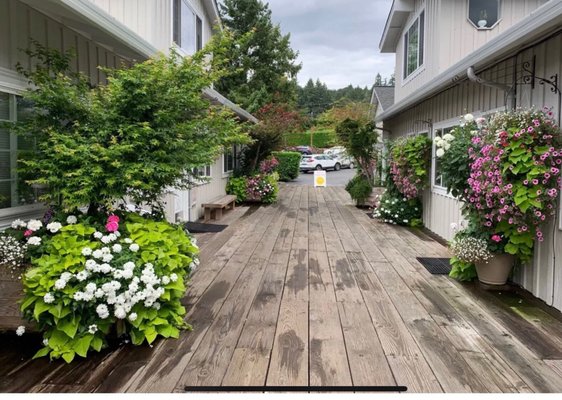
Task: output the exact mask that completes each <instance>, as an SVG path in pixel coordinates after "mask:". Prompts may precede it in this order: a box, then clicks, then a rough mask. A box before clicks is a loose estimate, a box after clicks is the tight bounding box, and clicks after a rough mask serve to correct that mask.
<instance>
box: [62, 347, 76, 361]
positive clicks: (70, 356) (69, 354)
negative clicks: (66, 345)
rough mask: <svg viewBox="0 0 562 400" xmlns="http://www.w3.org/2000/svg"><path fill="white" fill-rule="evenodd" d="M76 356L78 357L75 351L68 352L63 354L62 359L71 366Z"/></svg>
mask: <svg viewBox="0 0 562 400" xmlns="http://www.w3.org/2000/svg"><path fill="white" fill-rule="evenodd" d="M75 355H76V353H75V352H74V351H73V350H68V351H65V352H64V353H62V358H63V359H64V361H66V362H67V363H68V364H70V363H71V362H72V360H74V356H75Z"/></svg>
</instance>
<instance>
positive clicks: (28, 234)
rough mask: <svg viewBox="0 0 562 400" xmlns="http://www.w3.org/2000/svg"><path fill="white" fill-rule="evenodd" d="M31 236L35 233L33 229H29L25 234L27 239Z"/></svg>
mask: <svg viewBox="0 0 562 400" xmlns="http://www.w3.org/2000/svg"><path fill="white" fill-rule="evenodd" d="M31 235H33V231H32V230H31V229H28V230H26V231H25V232H24V233H23V236H25V237H30V236H31Z"/></svg>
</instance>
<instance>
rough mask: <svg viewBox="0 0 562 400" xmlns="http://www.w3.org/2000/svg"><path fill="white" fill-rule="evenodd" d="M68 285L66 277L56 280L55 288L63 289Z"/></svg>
mask: <svg viewBox="0 0 562 400" xmlns="http://www.w3.org/2000/svg"><path fill="white" fill-rule="evenodd" d="M65 287H66V281H65V280H64V279H57V280H56V282H55V289H59V290H62V289H64V288H65Z"/></svg>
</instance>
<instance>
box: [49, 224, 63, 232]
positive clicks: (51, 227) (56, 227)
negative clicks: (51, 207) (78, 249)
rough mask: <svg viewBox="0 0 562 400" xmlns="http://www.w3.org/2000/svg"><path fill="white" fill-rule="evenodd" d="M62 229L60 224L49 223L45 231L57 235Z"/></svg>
mask: <svg viewBox="0 0 562 400" xmlns="http://www.w3.org/2000/svg"><path fill="white" fill-rule="evenodd" d="M61 228H62V224H61V223H60V222H51V223H50V224H47V230H48V231H49V232H51V233H57V232H58V231H60V229H61Z"/></svg>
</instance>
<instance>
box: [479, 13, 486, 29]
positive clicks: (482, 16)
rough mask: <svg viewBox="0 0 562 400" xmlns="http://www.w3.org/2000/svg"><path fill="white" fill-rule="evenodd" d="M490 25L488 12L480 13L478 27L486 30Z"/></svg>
mask: <svg viewBox="0 0 562 400" xmlns="http://www.w3.org/2000/svg"><path fill="white" fill-rule="evenodd" d="M487 25H488V13H487V12H486V10H482V11H480V19H479V20H478V27H479V28H486V26H487Z"/></svg>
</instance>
